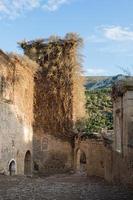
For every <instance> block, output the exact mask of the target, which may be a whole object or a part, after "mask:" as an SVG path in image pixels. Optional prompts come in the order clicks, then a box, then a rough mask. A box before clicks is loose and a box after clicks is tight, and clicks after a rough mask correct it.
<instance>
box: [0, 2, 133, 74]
mask: <svg viewBox="0 0 133 200" xmlns="http://www.w3.org/2000/svg"><path fill="white" fill-rule="evenodd" d="M67 32H77V33H79V34H80V35H81V37H82V38H83V39H84V47H83V49H82V52H81V53H82V54H83V55H84V63H83V66H84V71H85V73H86V74H87V75H115V74H118V73H122V72H123V71H122V70H121V68H125V69H127V70H129V71H130V72H133V0H0V48H1V49H3V50H5V51H17V52H19V53H20V50H19V49H18V46H17V41H20V40H23V39H27V40H31V39H35V38H47V37H49V36H50V35H59V36H64V35H65V34H66V33H67Z"/></svg>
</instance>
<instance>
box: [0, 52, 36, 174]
mask: <svg viewBox="0 0 133 200" xmlns="http://www.w3.org/2000/svg"><path fill="white" fill-rule="evenodd" d="M0 77H1V83H0V88H1V93H0V173H4V174H9V165H10V163H11V162H12V161H14V162H15V169H14V170H15V174H24V159H25V154H26V152H27V151H28V150H29V151H30V152H31V155H32V137H33V129H32V122H33V78H32V75H31V73H30V71H28V69H27V67H26V66H23V65H22V63H21V62H20V60H19V59H15V60H14V61H11V59H10V58H9V57H8V56H7V55H5V54H4V53H2V54H1V55H0Z"/></svg>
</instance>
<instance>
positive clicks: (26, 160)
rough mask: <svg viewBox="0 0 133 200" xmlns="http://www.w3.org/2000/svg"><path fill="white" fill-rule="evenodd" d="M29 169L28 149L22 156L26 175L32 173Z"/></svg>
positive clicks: (30, 166) (30, 164) (30, 167)
mask: <svg viewBox="0 0 133 200" xmlns="http://www.w3.org/2000/svg"><path fill="white" fill-rule="evenodd" d="M31 169H32V160H31V152H30V151H29V150H28V151H27V152H26V154H25V158H24V174H25V175H26V176H30V175H31V173H32V170H31Z"/></svg>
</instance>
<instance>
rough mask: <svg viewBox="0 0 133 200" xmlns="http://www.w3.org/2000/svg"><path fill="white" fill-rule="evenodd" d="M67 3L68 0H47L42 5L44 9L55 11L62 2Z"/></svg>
mask: <svg viewBox="0 0 133 200" xmlns="http://www.w3.org/2000/svg"><path fill="white" fill-rule="evenodd" d="M67 3H69V0H48V2H47V3H46V4H44V5H43V8H44V9H45V10H49V11H55V10H58V8H59V7H60V6H62V5H63V4H67Z"/></svg>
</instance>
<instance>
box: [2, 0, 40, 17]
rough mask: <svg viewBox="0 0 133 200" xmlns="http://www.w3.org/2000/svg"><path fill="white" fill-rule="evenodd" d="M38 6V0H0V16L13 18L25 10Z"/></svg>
mask: <svg viewBox="0 0 133 200" xmlns="http://www.w3.org/2000/svg"><path fill="white" fill-rule="evenodd" d="M39 6H40V0H0V16H1V17H3V18H10V19H14V18H16V17H17V16H19V15H20V14H22V13H23V12H24V11H26V10H32V9H34V8H36V7H39Z"/></svg>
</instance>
